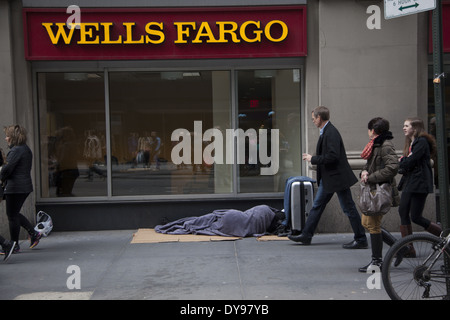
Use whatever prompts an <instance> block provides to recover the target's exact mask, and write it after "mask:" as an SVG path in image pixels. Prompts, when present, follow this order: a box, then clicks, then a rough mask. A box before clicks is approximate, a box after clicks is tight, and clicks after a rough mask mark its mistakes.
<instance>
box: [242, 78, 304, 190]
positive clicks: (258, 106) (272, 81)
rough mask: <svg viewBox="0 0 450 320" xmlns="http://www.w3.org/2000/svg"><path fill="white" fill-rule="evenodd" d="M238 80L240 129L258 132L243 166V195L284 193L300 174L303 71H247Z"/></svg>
mask: <svg viewBox="0 0 450 320" xmlns="http://www.w3.org/2000/svg"><path fill="white" fill-rule="evenodd" d="M237 78H238V79H237V81H238V109H239V111H238V118H239V127H240V128H242V129H243V130H245V131H247V130H252V129H253V130H255V131H256V132H257V133H258V139H257V140H256V139H252V138H249V139H248V142H247V143H248V147H247V148H246V162H245V164H242V163H241V164H240V165H239V192H241V193H252V192H256V193H260V192H281V191H283V190H284V188H285V181H286V179H287V178H288V177H289V176H294V175H300V165H301V163H300V155H301V152H300V70H298V69H287V70H248V71H247V70H246V71H239V72H238V77H237ZM261 129H263V130H261ZM266 130H267V131H266ZM260 134H261V135H260ZM266 134H267V144H264V143H262V141H261V139H264V135H266ZM252 144H254V145H255V146H256V148H252V146H251V145H252ZM252 150H257V152H252Z"/></svg>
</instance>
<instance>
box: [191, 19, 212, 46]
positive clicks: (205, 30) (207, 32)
mask: <svg viewBox="0 0 450 320" xmlns="http://www.w3.org/2000/svg"><path fill="white" fill-rule="evenodd" d="M200 37H208V38H209V39H208V40H206V42H207V43H217V42H218V41H217V40H216V38H214V35H213V33H212V31H211V27H210V26H209V23H208V22H202V24H201V25H200V28H199V29H198V32H197V36H196V37H195V39H194V41H192V43H202V42H203V41H202V40H200Z"/></svg>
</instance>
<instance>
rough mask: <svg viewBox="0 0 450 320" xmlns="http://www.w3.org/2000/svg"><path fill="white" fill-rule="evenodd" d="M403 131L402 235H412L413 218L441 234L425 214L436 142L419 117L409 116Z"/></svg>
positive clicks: (431, 188)
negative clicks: (423, 214)
mask: <svg viewBox="0 0 450 320" xmlns="http://www.w3.org/2000/svg"><path fill="white" fill-rule="evenodd" d="M403 132H404V134H405V147H404V150H403V157H401V158H400V167H399V173H401V174H403V177H402V179H401V181H400V185H401V190H402V196H401V199H400V206H399V208H398V212H399V214H400V219H401V226H400V232H401V235H402V237H405V236H407V235H410V234H412V226H411V221H412V222H414V223H415V224H418V225H419V226H421V227H423V228H424V229H425V230H426V231H428V232H430V233H431V234H434V235H436V236H439V235H440V234H441V232H442V229H441V227H440V226H439V225H438V224H436V223H434V222H431V221H430V220H428V219H426V218H424V217H423V216H422V213H423V209H424V207H425V201H426V199H427V196H428V194H429V193H432V192H433V173H432V170H431V157H432V156H434V154H435V153H436V141H435V139H434V137H433V136H432V135H430V134H428V133H427V132H426V131H425V128H424V124H423V121H422V120H421V119H419V118H408V119H406V120H405V122H404V125H403ZM411 249H412V250H413V248H411Z"/></svg>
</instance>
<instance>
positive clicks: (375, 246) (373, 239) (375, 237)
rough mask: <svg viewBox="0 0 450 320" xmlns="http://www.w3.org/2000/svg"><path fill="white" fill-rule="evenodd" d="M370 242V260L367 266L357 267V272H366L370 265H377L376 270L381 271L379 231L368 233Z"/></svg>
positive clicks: (381, 243) (381, 242)
mask: <svg viewBox="0 0 450 320" xmlns="http://www.w3.org/2000/svg"><path fill="white" fill-rule="evenodd" d="M370 243H371V246H372V261H370V263H369V264H368V265H367V266H364V267H361V268H359V269H358V271H359V272H364V273H366V272H367V269H370V268H371V267H372V266H376V267H378V270H379V271H381V265H382V264H383V259H382V257H383V235H382V234H381V233H375V234H370ZM375 270H377V269H375Z"/></svg>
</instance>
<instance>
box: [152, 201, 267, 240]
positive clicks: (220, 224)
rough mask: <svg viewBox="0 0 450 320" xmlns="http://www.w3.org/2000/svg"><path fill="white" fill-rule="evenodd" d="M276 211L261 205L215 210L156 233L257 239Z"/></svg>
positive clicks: (158, 230)
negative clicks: (240, 208)
mask: <svg viewBox="0 0 450 320" xmlns="http://www.w3.org/2000/svg"><path fill="white" fill-rule="evenodd" d="M274 210H275V209H272V208H270V207H269V206H266V205H259V206H256V207H253V208H250V209H248V210H246V211H239V210H235V209H224V210H214V211H213V212H212V213H208V214H206V215H203V216H200V217H188V218H182V219H179V220H176V221H173V222H170V223H167V224H165V225H158V226H156V227H155V231H156V232H159V233H167V234H200V235H211V236H214V235H218V236H225V237H257V236H260V235H263V234H264V233H265V232H266V231H267V229H268V228H269V227H270V225H271V224H272V222H273V220H274V218H275V212H274Z"/></svg>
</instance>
